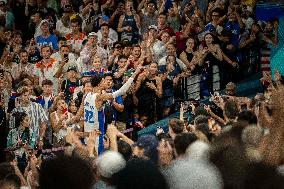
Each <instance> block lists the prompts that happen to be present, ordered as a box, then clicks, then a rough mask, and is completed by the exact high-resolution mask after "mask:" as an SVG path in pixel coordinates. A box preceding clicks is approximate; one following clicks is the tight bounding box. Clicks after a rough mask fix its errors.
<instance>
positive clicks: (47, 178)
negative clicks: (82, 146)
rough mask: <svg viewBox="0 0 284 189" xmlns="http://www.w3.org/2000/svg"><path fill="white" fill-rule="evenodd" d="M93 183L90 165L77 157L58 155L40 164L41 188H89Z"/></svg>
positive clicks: (92, 172)
mask: <svg viewBox="0 0 284 189" xmlns="http://www.w3.org/2000/svg"><path fill="white" fill-rule="evenodd" d="M93 183H94V171H93V168H92V167H91V165H90V164H89V163H88V162H87V161H85V160H83V159H81V158H77V157H71V156H58V157H55V158H51V159H47V160H45V161H43V163H42V164H41V169H40V175H39V185H40V188H41V189H49V188H53V189H57V188H58V189H61V188H70V189H72V188H73V189H77V188H82V189H89V188H91V187H92V185H93Z"/></svg>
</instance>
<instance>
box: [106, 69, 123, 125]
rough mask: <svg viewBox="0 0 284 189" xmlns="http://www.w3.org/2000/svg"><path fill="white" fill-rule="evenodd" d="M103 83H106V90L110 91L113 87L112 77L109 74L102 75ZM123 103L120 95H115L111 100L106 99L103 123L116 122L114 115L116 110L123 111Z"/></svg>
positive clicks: (115, 115) (112, 90)
mask: <svg viewBox="0 0 284 189" xmlns="http://www.w3.org/2000/svg"><path fill="white" fill-rule="evenodd" d="M104 80H105V84H106V85H107V89H106V92H107V93H112V92H114V91H115V90H114V89H113V77H112V75H111V74H106V75H105V77H104ZM123 110H124V105H123V100H122V97H121V96H118V97H116V98H115V99H114V100H113V101H107V102H106V104H105V108H104V114H105V123H106V124H110V123H111V122H113V121H114V122H116V117H117V113H118V112H123Z"/></svg>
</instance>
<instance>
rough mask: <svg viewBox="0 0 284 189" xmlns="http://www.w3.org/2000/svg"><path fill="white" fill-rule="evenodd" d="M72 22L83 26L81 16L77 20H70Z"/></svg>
mask: <svg viewBox="0 0 284 189" xmlns="http://www.w3.org/2000/svg"><path fill="white" fill-rule="evenodd" d="M70 22H71V23H78V25H79V26H81V24H82V20H81V18H80V17H79V16H76V17H75V18H72V19H71V20H70Z"/></svg>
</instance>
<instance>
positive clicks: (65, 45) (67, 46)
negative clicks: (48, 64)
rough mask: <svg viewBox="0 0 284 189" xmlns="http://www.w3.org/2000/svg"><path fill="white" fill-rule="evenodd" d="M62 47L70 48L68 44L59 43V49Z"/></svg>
mask: <svg viewBox="0 0 284 189" xmlns="http://www.w3.org/2000/svg"><path fill="white" fill-rule="evenodd" d="M63 47H66V48H68V49H69V48H70V46H69V45H67V44H64V45H61V47H60V49H61V48H63Z"/></svg>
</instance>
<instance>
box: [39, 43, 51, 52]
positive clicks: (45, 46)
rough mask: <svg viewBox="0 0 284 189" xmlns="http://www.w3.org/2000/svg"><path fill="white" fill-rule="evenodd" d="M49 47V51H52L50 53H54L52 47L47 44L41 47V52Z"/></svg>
mask: <svg viewBox="0 0 284 189" xmlns="http://www.w3.org/2000/svg"><path fill="white" fill-rule="evenodd" d="M47 47H48V48H49V50H50V51H52V48H51V46H49V45H47V44H46V45H43V46H41V47H40V51H42V49H44V48H47Z"/></svg>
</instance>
